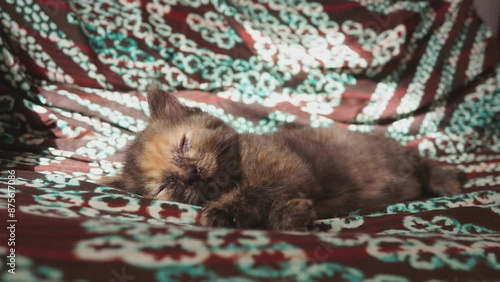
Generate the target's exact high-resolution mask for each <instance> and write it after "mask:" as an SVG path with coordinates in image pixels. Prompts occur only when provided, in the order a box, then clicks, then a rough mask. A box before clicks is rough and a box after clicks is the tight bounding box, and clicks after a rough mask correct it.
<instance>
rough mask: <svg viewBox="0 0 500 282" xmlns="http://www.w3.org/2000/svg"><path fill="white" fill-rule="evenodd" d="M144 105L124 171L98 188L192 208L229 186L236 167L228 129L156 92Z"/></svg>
mask: <svg viewBox="0 0 500 282" xmlns="http://www.w3.org/2000/svg"><path fill="white" fill-rule="evenodd" d="M148 103H149V109H150V113H151V119H150V122H149V124H148V126H147V128H146V129H145V130H144V131H142V132H141V133H139V134H138V136H137V139H136V141H135V142H134V144H133V145H132V146H131V147H130V149H129V150H128V152H127V156H126V160H125V165H124V169H123V172H122V173H121V175H120V176H118V177H114V178H108V179H103V181H101V183H103V184H107V185H109V186H113V187H117V188H121V189H124V190H126V191H129V192H134V193H138V194H141V195H143V196H146V197H152V198H158V199H163V200H169V201H177V202H183V203H188V204H195V205H203V204H204V203H205V202H207V201H210V200H214V199H216V198H218V197H219V196H220V195H221V194H222V193H224V192H226V191H228V190H229V189H231V188H233V187H234V185H235V183H236V182H237V181H238V179H239V177H240V175H239V164H240V162H239V149H238V134H237V133H236V132H235V131H234V130H233V129H232V128H231V127H229V126H228V125H227V124H225V123H224V122H223V121H222V120H221V119H219V118H216V117H213V116H211V115H209V114H206V113H204V112H202V111H201V110H199V109H197V108H188V107H186V106H184V105H183V104H181V103H180V102H179V100H178V99H177V98H176V97H174V96H173V95H171V94H169V93H167V92H164V91H161V90H159V89H156V88H153V89H151V90H150V91H149V93H148Z"/></svg>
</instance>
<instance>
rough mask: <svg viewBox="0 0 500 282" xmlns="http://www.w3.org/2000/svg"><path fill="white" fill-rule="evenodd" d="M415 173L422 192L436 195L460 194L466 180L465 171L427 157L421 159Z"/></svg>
mask: <svg viewBox="0 0 500 282" xmlns="http://www.w3.org/2000/svg"><path fill="white" fill-rule="evenodd" d="M417 173H418V174H419V175H418V178H419V180H420V183H421V186H422V190H423V192H424V193H425V194H431V195H437V196H453V195H457V194H460V193H462V187H463V185H464V184H465V182H466V181H467V176H466V175H465V173H464V172H462V171H460V170H458V169H457V168H456V167H454V166H450V165H442V164H437V163H434V162H432V161H430V160H427V159H423V163H422V165H421V166H420V167H418V168H417Z"/></svg>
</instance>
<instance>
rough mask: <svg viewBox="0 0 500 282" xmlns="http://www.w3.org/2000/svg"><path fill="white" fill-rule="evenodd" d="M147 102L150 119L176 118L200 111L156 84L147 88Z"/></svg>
mask: <svg viewBox="0 0 500 282" xmlns="http://www.w3.org/2000/svg"><path fill="white" fill-rule="evenodd" d="M148 104H149V112H150V114H151V119H157V118H167V119H177V118H182V117H185V116H187V115H189V114H194V113H199V112H201V110H200V109H198V108H189V107H186V106H184V105H183V104H182V103H181V102H180V101H179V99H177V98H176V97H175V96H174V95H172V94H171V93H169V92H166V91H163V90H161V89H159V88H158V87H157V86H156V85H153V86H151V87H150V88H149V89H148Z"/></svg>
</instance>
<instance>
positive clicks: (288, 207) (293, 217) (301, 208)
mask: <svg viewBox="0 0 500 282" xmlns="http://www.w3.org/2000/svg"><path fill="white" fill-rule="evenodd" d="M315 219H316V212H315V211H314V208H313V202H312V201H311V200H307V199H292V200H289V201H287V202H286V203H285V204H283V205H280V206H278V207H275V208H274V209H273V211H272V213H271V216H270V220H269V223H270V225H271V228H272V229H275V230H288V231H307V230H310V229H311V228H312V227H313V222H314V220H315Z"/></svg>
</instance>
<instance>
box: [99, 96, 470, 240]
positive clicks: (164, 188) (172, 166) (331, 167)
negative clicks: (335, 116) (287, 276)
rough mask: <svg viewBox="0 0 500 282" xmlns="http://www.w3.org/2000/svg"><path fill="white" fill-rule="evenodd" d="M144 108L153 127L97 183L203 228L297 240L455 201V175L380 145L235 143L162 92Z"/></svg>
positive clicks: (297, 140)
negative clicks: (414, 206)
mask: <svg viewBox="0 0 500 282" xmlns="http://www.w3.org/2000/svg"><path fill="white" fill-rule="evenodd" d="M148 103H149V108H150V113H151V119H150V123H149V125H148V126H147V128H146V129H145V130H144V131H143V132H141V133H139V134H138V136H137V139H136V141H135V142H134V143H133V145H132V146H131V147H130V149H129V151H128V154H127V156H126V160H125V165H124V168H123V172H122V173H121V174H120V175H119V176H118V177H114V178H104V179H102V181H101V183H103V184H107V185H109V186H112V187H117V188H121V189H124V190H126V191H129V192H133V193H137V194H140V195H143V196H146V197H151V198H157V199H163V200H169V201H177V202H183V203H187V204H193V205H200V206H203V210H202V212H201V215H200V218H199V222H200V223H201V224H202V225H204V226H219V227H235V228H258V229H270V230H302V231H303V230H308V229H309V228H310V227H311V226H312V222H313V220H315V219H318V218H328V217H333V216H335V215H336V214H339V213H345V212H348V211H353V210H356V209H359V208H361V207H366V206H373V205H380V204H390V203H396V202H401V201H406V200H410V199H414V198H416V197H419V196H420V195H422V194H423V193H431V194H435V195H445V196H449V195H455V194H458V193H460V192H461V183H460V180H459V174H458V172H457V171H455V170H454V169H452V168H448V167H440V166H437V165H435V164H432V163H431V162H430V161H429V160H426V159H424V158H422V157H420V156H419V155H418V153H417V152H416V151H413V150H410V149H407V148H404V147H402V146H400V145H399V144H398V143H397V142H396V141H394V140H391V139H386V138H384V137H380V136H372V135H365V134H361V133H355V132H350V131H347V130H342V129H336V128H328V129H313V128H308V127H303V128H300V127H299V128H291V129H282V130H281V131H279V132H277V133H274V134H265V135H255V134H238V133H237V132H236V131H235V130H234V129H232V128H231V127H230V126H229V125H227V124H225V123H224V122H223V121H222V120H220V119H218V118H216V117H213V116H211V115H209V114H207V113H204V112H201V111H200V110H199V109H197V108H188V107H186V106H184V105H182V104H181V103H180V102H179V101H178V100H177V98H175V97H174V96H173V95H171V94H169V93H166V92H163V91H161V90H158V89H152V90H151V91H150V93H149V95H148Z"/></svg>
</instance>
